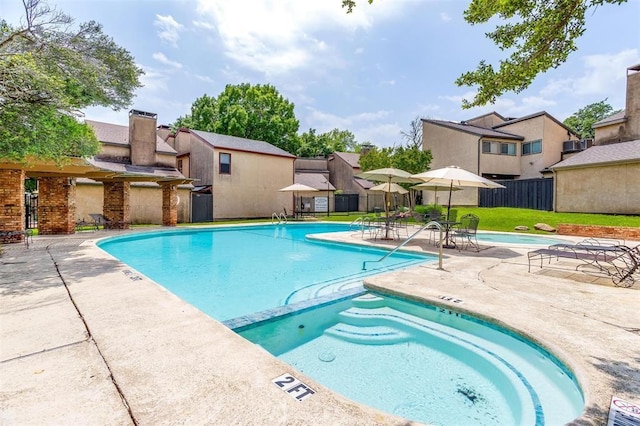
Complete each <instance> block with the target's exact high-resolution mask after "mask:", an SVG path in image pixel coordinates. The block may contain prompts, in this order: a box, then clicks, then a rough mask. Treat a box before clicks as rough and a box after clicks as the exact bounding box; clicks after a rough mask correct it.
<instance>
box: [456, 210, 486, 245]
mask: <svg viewBox="0 0 640 426" xmlns="http://www.w3.org/2000/svg"><path fill="white" fill-rule="evenodd" d="M479 223H480V218H479V217H478V216H476V215H474V214H471V213H469V214H465V215H464V216H462V217H461V218H460V225H458V226H457V227H456V228H454V230H453V239H454V241H455V242H456V246H457V248H458V250H462V249H464V248H465V247H468V246H473V247H475V249H476V251H480V246H479V245H478V238H477V232H478V224H479ZM458 239H460V244H458V242H457V241H458Z"/></svg>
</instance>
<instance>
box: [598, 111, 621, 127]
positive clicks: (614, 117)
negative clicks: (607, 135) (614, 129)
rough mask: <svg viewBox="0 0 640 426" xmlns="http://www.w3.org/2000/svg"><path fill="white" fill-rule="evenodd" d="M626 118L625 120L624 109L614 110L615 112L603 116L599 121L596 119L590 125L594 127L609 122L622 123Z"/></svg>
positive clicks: (608, 123) (609, 123) (606, 124)
mask: <svg viewBox="0 0 640 426" xmlns="http://www.w3.org/2000/svg"><path fill="white" fill-rule="evenodd" d="M626 120H627V117H626V116H625V110H622V111H618V112H616V113H615V114H611V115H610V116H608V117H605V118H603V119H602V120H600V121H596V122H595V123H593V125H592V126H591V127H592V128H594V129H595V128H596V127H603V126H609V125H611V124H616V123H622V122H624V121H626Z"/></svg>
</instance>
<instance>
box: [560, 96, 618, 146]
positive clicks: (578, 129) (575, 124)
mask: <svg viewBox="0 0 640 426" xmlns="http://www.w3.org/2000/svg"><path fill="white" fill-rule="evenodd" d="M617 112H620V110H617V111H614V110H613V107H612V106H611V105H609V104H608V103H607V100H606V99H604V100H602V101H600V102H594V103H592V104H589V105H587V106H585V107H583V108H580V109H579V110H578V111H577V112H574V113H573V114H572V115H571V116H570V117H569V118H567V119H566V120H564V121H563V123H564V124H565V125H566V126H567V127H568V128H570V129H571V130H573V131H574V132H575V133H576V134H578V135H580V137H581V138H584V139H593V138H594V136H595V130H594V129H593V125H594V123H597V122H598V121H600V120H602V119H603V118H606V117H608V116H610V115H612V114H615V113H617Z"/></svg>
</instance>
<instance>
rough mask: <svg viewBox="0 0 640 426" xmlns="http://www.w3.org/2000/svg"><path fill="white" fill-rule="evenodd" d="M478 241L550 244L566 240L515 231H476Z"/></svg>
mask: <svg viewBox="0 0 640 426" xmlns="http://www.w3.org/2000/svg"><path fill="white" fill-rule="evenodd" d="M476 236H477V238H478V241H482V242H484V243H505V244H516V245H520V244H539V245H545V246H550V245H552V244H559V243H564V242H566V240H561V239H560V238H550V237H545V236H541V235H526V234H515V233H506V232H505V233H497V232H478V233H477V234H476Z"/></svg>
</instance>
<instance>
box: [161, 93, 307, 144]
mask: <svg viewBox="0 0 640 426" xmlns="http://www.w3.org/2000/svg"><path fill="white" fill-rule="evenodd" d="M293 109H294V104H293V103H291V102H289V101H288V100H287V99H285V98H284V97H283V96H282V95H281V94H280V93H279V92H278V91H277V90H276V88H275V87H274V86H272V85H270V84H256V85H251V84H248V83H242V84H238V85H232V84H228V85H227V86H226V87H225V89H224V91H223V92H222V93H220V95H218V97H217V98H215V97H210V96H207V95H204V96H202V97H200V98H198V99H196V100H195V101H194V103H193V104H192V105H191V114H190V115H187V116H186V117H180V118H178V119H177V120H176V122H175V123H174V124H173V128H174V129H175V128H177V127H189V128H192V129H196V130H202V131H206V132H214V133H220V134H223V135H229V136H238V137H242V138H247V139H254V140H261V141H265V142H268V143H270V144H272V145H275V146H277V147H278V148H281V149H283V150H285V151H287V152H290V153H292V154H295V153H296V150H297V148H298V145H299V141H298V136H297V131H298V127H299V126H300V123H299V121H298V120H297V119H296V117H295V114H294V111H293Z"/></svg>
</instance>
